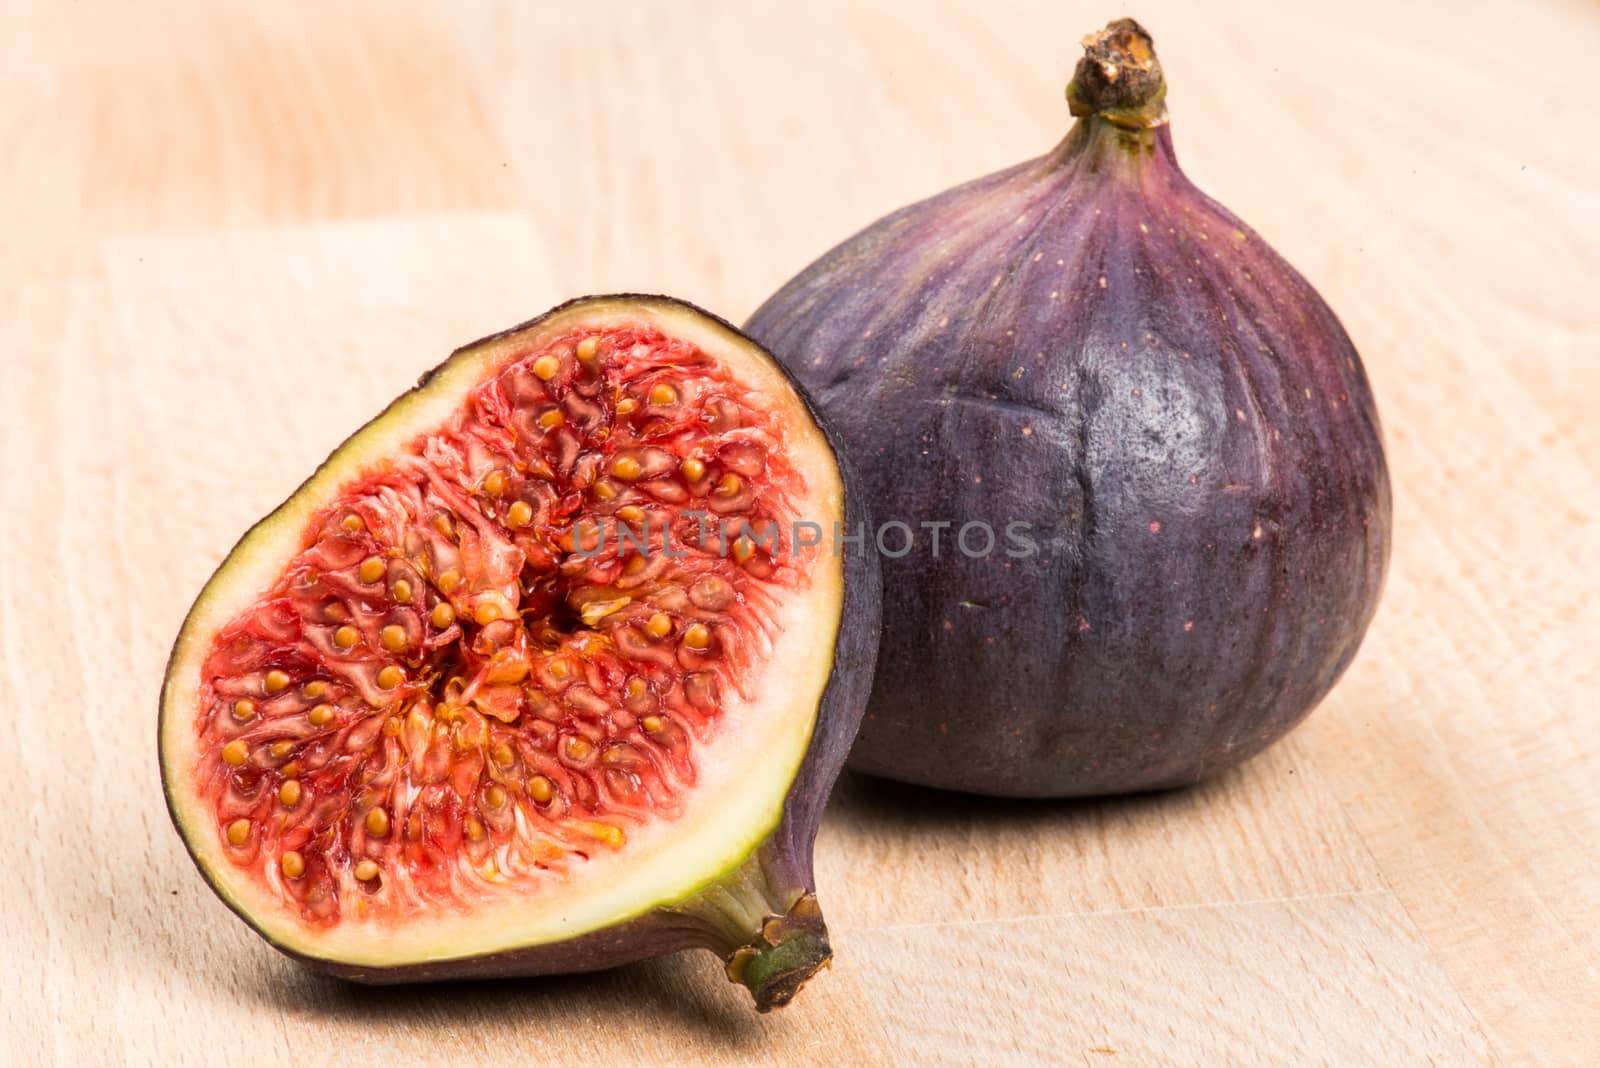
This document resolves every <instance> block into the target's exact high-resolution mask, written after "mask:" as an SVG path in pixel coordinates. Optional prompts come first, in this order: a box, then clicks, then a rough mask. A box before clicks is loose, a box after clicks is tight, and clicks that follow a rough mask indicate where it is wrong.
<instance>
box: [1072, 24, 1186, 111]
mask: <svg viewBox="0 0 1600 1068" xmlns="http://www.w3.org/2000/svg"><path fill="white" fill-rule="evenodd" d="M1166 99H1167V81H1166V77H1165V76H1164V75H1163V74H1162V71H1161V61H1160V60H1159V59H1157V58H1156V50H1155V41H1154V39H1153V38H1151V36H1150V33H1149V31H1148V30H1146V29H1145V28H1144V27H1143V26H1141V25H1139V24H1138V23H1137V22H1135V21H1134V20H1133V19H1117V20H1115V21H1114V22H1110V23H1107V24H1106V28H1105V29H1103V30H1101V31H1099V32H1098V33H1091V34H1089V35H1088V36H1087V37H1085V38H1084V39H1083V58H1082V59H1080V60H1078V67H1077V70H1075V71H1074V72H1073V74H1072V81H1071V82H1069V83H1067V105H1068V107H1069V108H1070V109H1071V110H1072V114H1073V115H1076V116H1077V117H1079V118H1080V119H1092V118H1099V119H1104V120H1105V121H1106V122H1109V123H1111V124H1112V125H1113V126H1119V127H1121V128H1123V129H1125V130H1149V129H1153V128H1154V127H1157V126H1163V125H1165V124H1166V121H1167V104H1166Z"/></svg>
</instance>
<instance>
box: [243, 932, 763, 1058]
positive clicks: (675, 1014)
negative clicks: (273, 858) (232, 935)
mask: <svg viewBox="0 0 1600 1068" xmlns="http://www.w3.org/2000/svg"><path fill="white" fill-rule="evenodd" d="M262 948H263V949H264V950H265V949H266V947H262ZM268 952H270V951H268ZM719 984H720V987H726V988H727V989H726V990H723V989H720V987H719ZM244 986H245V989H246V992H247V995H248V996H254V997H256V998H258V999H259V1000H260V1001H261V1002H262V1003H263V1004H264V1005H266V1006H270V1007H271V1008H273V1009H275V1010H277V1011H280V1012H286V1013H289V1014H291V1015H294V1014H299V1013H306V1014H309V1015H314V1016H316V1017H317V1018H319V1019H321V1020H325V1021H332V1022H343V1021H350V1022H353V1023H356V1024H358V1025H359V1026H360V1027H362V1028H371V1027H372V1026H373V1025H379V1026H382V1025H385V1024H394V1025H396V1026H402V1027H404V1026H422V1027H425V1028H430V1029H431V1028H437V1027H449V1028H457V1027H464V1028H468V1029H470V1028H472V1027H473V1025H474V1024H478V1025H481V1026H482V1027H483V1028H484V1031H483V1033H485V1034H492V1033H494V1030H495V1028H496V1027H497V1026H504V1025H506V1024H523V1023H529V1022H537V1023H538V1024H539V1027H538V1028H537V1029H536V1031H535V1032H533V1033H530V1032H528V1030H527V1029H526V1028H523V1027H520V1026H519V1027H518V1028H517V1030H518V1033H519V1035H521V1036H522V1037H523V1039H524V1040H527V1039H532V1040H533V1043H534V1045H538V1044H539V1041H538V1040H539V1038H540V1037H541V1036H542V1037H544V1038H546V1039H548V1040H549V1042H550V1044H551V1045H552V1046H559V1045H561V1044H562V1041H563V1038H564V1037H565V1038H568V1039H570V1038H572V1037H573V1036H581V1035H583V1034H586V1033H588V1032H590V1031H591V1030H592V1029H593V1028H594V1027H595V1026H597V1025H606V1026H615V1019H614V1016H613V1013H614V1012H615V1010H616V1009H617V1007H619V1006H626V1015H627V1020H628V1025H629V1029H630V1030H633V1029H636V1030H637V1032H638V1034H639V1035H640V1037H641V1038H644V1037H647V1036H648V1037H650V1039H651V1041H660V1042H662V1043H664V1044H665V1046H666V1047H670V1046H671V1045H672V1042H673V1036H674V1035H677V1036H679V1037H680V1038H683V1039H686V1040H698V1041H702V1042H704V1041H714V1042H718V1043H725V1044H728V1045H730V1046H741V1045H745V1044H748V1043H749V1042H751V1041H753V1040H754V1039H756V1038H757V1037H759V1035H760V1034H761V1033H762V1031H763V1027H762V1023H761V1021H762V1020H763V1019H764V1018H763V1017H760V1016H758V1015H757V1013H756V1012H755V1011H754V1009H753V1007H752V1006H751V1005H750V1004H749V1001H750V998H749V994H748V993H747V992H746V991H745V990H743V989H742V988H739V987H736V986H734V985H733V984H732V983H730V982H728V981H727V979H726V977H725V976H724V975H723V974H722V966H721V964H720V962H718V961H717V960H716V959H714V958H713V957H712V955H711V954H709V953H705V952H701V951H691V952H684V953H678V954H674V955H672V956H668V957H663V958H659V959H657V960H651V961H644V962H642V963H639V964H630V965H624V966H622V967H619V968H612V969H609V970H606V971H597V972H585V973H580V974H575V975H548V976H536V977H532V978H525V979H467V980H457V981H446V982H425V983H415V982H413V983H403V984H397V985H394V986H369V985H365V984H362V983H353V982H349V981H347V980H344V979H336V978H333V977H331V976H326V975H320V974H318V973H316V972H313V971H311V970H310V969H308V968H305V967H303V966H301V965H299V964H297V963H295V962H294V961H291V960H288V959H287V958H283V959H278V960H271V961H267V962H265V966H257V967H252V968H251V970H250V978H249V981H248V982H247V983H246V984H244Z"/></svg>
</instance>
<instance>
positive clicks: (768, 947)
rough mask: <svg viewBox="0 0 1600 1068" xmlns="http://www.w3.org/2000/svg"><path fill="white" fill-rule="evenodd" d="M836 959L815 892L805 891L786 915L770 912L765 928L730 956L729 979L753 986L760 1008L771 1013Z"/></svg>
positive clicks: (762, 927) (783, 1004)
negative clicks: (776, 914) (772, 914)
mask: <svg viewBox="0 0 1600 1068" xmlns="http://www.w3.org/2000/svg"><path fill="white" fill-rule="evenodd" d="M832 960H833V949H832V947H830V946H829V945H828V929H827V927H826V926H824V925H823V922H822V910H821V909H820V908H818V907H817V895H816V894H803V895H801V897H800V898H799V900H797V901H796V902H795V903H794V904H793V905H792V906H791V907H790V909H789V911H788V912H787V913H786V914H784V915H782V916H768V917H767V918H766V921H765V922H763V923H762V925H761V933H760V934H759V935H758V936H757V937H756V938H755V939H754V940H752V941H751V942H750V944H749V945H745V946H741V947H739V948H738V949H737V950H735V951H734V953H733V955H732V956H731V957H729V958H728V978H729V979H731V980H733V981H734V982H736V983H740V984H742V985H743V986H746V987H748V988H749V990H750V993H752V994H754V995H755V999H756V1008H757V1009H758V1010H759V1011H761V1012H770V1011H772V1010H773V1009H778V1008H782V1007H783V1006H785V1005H787V1004H789V1002H790V1001H792V1000H793V999H794V996H795V994H797V993H798V992H799V991H800V988H801V987H802V986H804V985H805V983H806V980H808V979H810V978H811V977H812V976H813V975H816V974H817V973H818V972H819V971H821V970H822V969H823V968H825V967H827V966H828V964H829V963H830V962H831V961H832Z"/></svg>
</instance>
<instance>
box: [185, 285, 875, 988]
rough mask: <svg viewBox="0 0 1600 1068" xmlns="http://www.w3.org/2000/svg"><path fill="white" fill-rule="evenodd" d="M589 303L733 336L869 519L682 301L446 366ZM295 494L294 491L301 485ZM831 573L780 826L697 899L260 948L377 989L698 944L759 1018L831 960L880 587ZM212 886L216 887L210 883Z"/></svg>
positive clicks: (513, 973)
mask: <svg viewBox="0 0 1600 1068" xmlns="http://www.w3.org/2000/svg"><path fill="white" fill-rule="evenodd" d="M589 302H604V303H608V304H616V303H626V302H638V303H640V304H641V305H649V304H666V305H673V306H676V307H680V308H684V309H687V310H689V311H691V312H694V313H696V314H698V315H701V316H703V317H704V318H706V319H708V320H711V321H712V322H714V323H716V324H717V325H718V326H720V327H722V328H723V329H725V330H727V331H729V332H730V333H732V334H734V335H736V336H739V337H741V338H742V340H743V341H744V342H745V344H746V345H747V346H748V348H749V350H750V351H751V353H752V354H759V355H760V356H761V357H763V358H765V359H767V360H769V361H771V362H772V364H773V366H775V367H778V368H779V369H780V370H782V371H783V372H784V377H785V378H786V379H787V380H788V382H789V383H790V384H791V385H792V386H793V387H794V388H795V390H796V392H797V393H798V394H799V396H800V399H801V400H802V401H803V402H804V403H805V406H806V410H807V411H808V412H809V413H810V415H811V417H812V419H813V420H814V421H815V422H816V424H817V427H818V429H819V430H821V432H822V434H823V436H824V438H825V439H826V440H827V441H828V444H829V446H830V449H831V451H832V452H833V454H834V457H835V459H836V460H837V461H838V466H839V474H840V479H841V481H842V483H843V486H844V522H845V526H846V527H848V528H851V529H854V528H855V527H857V526H859V525H863V524H869V523H870V519H869V515H868V510H867V506H866V503H865V502H866V498H865V495H864V493H863V492H862V490H861V483H860V478H859V476H858V475H857V473H856V472H855V470H854V469H853V468H852V467H851V465H850V463H849V462H848V461H847V460H846V459H845V457H844V456H843V454H842V452H841V450H840V447H839V440H838V436H837V434H835V433H833V432H832V431H831V430H830V428H829V425H828V423H827V421H826V418H825V417H824V416H823V415H822V414H820V413H819V411H818V410H817V406H816V405H815V404H814V403H813V402H812V400H811V398H810V397H809V396H808V395H807V393H806V391H805V388H804V387H803V386H802V385H801V384H800V382H799V381H798V380H797V379H796V377H795V376H794V375H793V374H792V373H790V372H789V371H788V370H787V369H785V368H783V367H782V365H781V364H780V363H779V362H778V361H777V360H776V359H774V358H773V357H772V355H771V354H770V353H768V352H766V351H765V350H764V349H762V348H761V347H760V346H759V345H757V344H755V343H754V342H753V341H750V340H749V339H748V338H744V337H743V335H741V334H739V330H738V328H737V327H735V326H733V325H732V324H730V323H728V322H726V321H725V320H723V319H721V318H719V317H717V316H715V315H712V314H711V313H709V312H706V311H704V310H703V309H701V308H698V307H696V306H694V305H692V304H689V303H688V302H687V301H681V300H678V299H676V298H673V297H663V296H653V295H643V294H632V293H625V294H618V295H613V296H606V297H581V298H577V299H575V300H571V301H568V302H567V303H565V304H562V305H560V306H558V307H556V308H553V309H551V310H550V311H549V312H547V313H545V314H544V315H541V316H539V317H537V318H535V319H531V320H529V321H528V322H525V323H522V324H520V325H518V326H515V327H512V328H511V329H509V330H506V331H502V332H500V333H498V334H494V335H491V336H489V337H485V338H481V339H480V340H478V341H475V342H473V343H471V344H469V345H465V346H462V348H460V349H458V350H456V352H455V353H453V354H452V358H454V357H455V356H456V355H459V354H461V353H464V352H467V351H469V350H472V349H475V348H478V347H480V346H484V345H490V344H493V343H495V342H497V341H499V340H501V339H503V338H506V337H509V336H512V335H515V334H518V333H521V332H523V331H526V330H529V329H530V328H532V327H535V326H537V325H538V324H539V323H541V322H542V321H543V320H545V319H547V318H550V317H552V316H557V315H560V314H562V313H565V312H567V311H568V310H569V309H572V308H574V307H577V306H580V305H582V304H585V303H589ZM446 362H448V361H446ZM443 366H444V364H441V365H440V367H443ZM438 370H439V368H434V369H433V370H431V371H429V372H427V373H425V374H424V375H423V376H422V378H421V380H420V381H419V382H418V384H417V387H416V388H417V389H419V390H421V389H425V388H426V387H427V385H428V383H429V381H430V380H431V379H432V377H433V375H434V374H435V373H436V372H437V371H438ZM391 408H392V406H391ZM380 418H381V416H380ZM359 433H360V432H359V431H358V432H357V434H359ZM308 482H309V480H308ZM304 488H305V487H304V485H302V487H301V489H302V490H303V489H304ZM297 492H299V491H297ZM247 536H248V535H247ZM241 544H242V540H241ZM224 566H226V564H224ZM843 567H844V603H843V605H842V608H841V615H840V620H839V628H838V633H837V635H836V637H835V639H834V647H833V664H832V669H833V670H832V674H831V675H830V677H829V680H828V683H827V685H826V687H825V688H824V690H823V694H822V698H821V701H820V702H819V706H818V713H817V720H816V724H815V727H814V728H813V731H812V735H811V740H810V744H809V747H808V749H807V751H806V755H805V758H804V760H803V762H802V764H801V766H800V768H799V770H798V771H797V772H795V775H794V779H793V781H792V783H791V785H790V787H789V792H788V795H787V797H786V799H785V802H784V806H783V814H782V818H781V820H780V821H779V823H778V825H777V826H776V827H775V828H774V829H773V830H772V832H771V833H770V834H769V835H768V836H767V838H766V839H765V840H764V841H763V842H762V843H761V844H760V845H759V846H758V847H757V848H756V849H755V851H754V852H753V853H752V854H750V856H749V857H748V858H746V860H745V861H744V863H743V864H742V866H740V867H739V868H738V869H736V871H735V872H733V873H730V874H727V875H725V876H724V877H723V878H720V879H717V880H715V882H714V884H713V883H708V884H707V886H706V887H704V888H702V892H701V893H700V894H697V895H696V896H694V897H692V898H690V899H688V900H685V901H680V902H676V903H673V904H671V905H666V906H663V907H660V908H656V909H652V910H650V911H647V912H645V913H643V914H641V915H638V916H635V917H624V918H619V921H618V922H617V923H615V924H613V925H612V926H610V927H606V928H604V929H601V930H596V931H593V932H590V933H588V934H584V935H581V936H578V937H575V938H571V939H567V940H565V941H561V942H552V943H545V944H542V945H534V946H528V947H525V948H520V949H514V950H508V951H505V952H498V953H487V954H479V955H476V956H469V957H459V958H454V959H447V960H434V961H423V962H419V963H412V964H404V965H397V966H391V967H372V966H356V965H350V964H345V963H341V962H338V961H333V960H326V959H322V958H318V957H312V956H307V955H306V954H304V953H300V952H297V951H295V950H294V949H292V948H290V947H288V946H285V945H282V944H280V943H279V942H277V941H275V940H273V939H271V938H270V937H268V939H267V940H268V941H269V942H272V944H273V946H274V948H276V949H278V950H279V951H281V952H282V953H284V954H285V955H287V956H289V957H292V958H294V959H295V960H297V961H299V962H301V963H302V964H304V965H306V966H307V967H309V968H312V969H313V970H316V971H319V972H322V973H324V974H328V975H333V976H337V977H340V978H343V979H349V980H353V981H356V982H362V983H369V984H377V985H384V984H394V983H405V982H425V981H433V980H448V979H473V978H504V977H525V976H539V975H555V974H567V973H577V972H588V971H598V970H601V969H605V968H612V967H616V966H619V965H623V964H629V963H634V962H637V961H643V960H648V959H651V958H654V957H659V956H662V955H664V954H668V953H673V952H676V951H679V950H685V949H696V948H704V949H710V950H712V951H714V952H716V953H717V954H718V955H719V956H721V957H723V958H724V960H725V961H727V962H728V974H729V978H730V979H732V980H733V981H735V982H738V983H741V984H742V985H744V986H746V987H748V988H749V989H750V992H751V994H752V995H753V997H754V998H755V1004H756V1008H757V1009H758V1010H760V1011H762V1012H766V1011H769V1010H771V1009H774V1008H779V1007H782V1006H783V1005H785V1004H787V1003H788V1002H789V1001H790V1000H791V999H792V998H793V997H794V995H795V994H796V993H797V992H798V990H799V988H800V986H801V985H802V984H803V983H804V982H805V981H806V980H808V979H809V978H811V976H812V975H814V974H815V973H816V972H817V971H818V970H820V969H821V968H822V967H824V966H825V965H827V964H828V962H829V960H830V958H831V954H832V950H831V946H830V944H829V941H828V934H827V928H826V926H825V924H824V923H823V921H822V915H821V912H820V909H819V907H818V904H817V895H816V878H815V874H814V869H813V860H812V846H813V843H814V841H815V839H816V835H817V829H818V827H819V825H820V823H821V820H822V811H823V807H824V806H825V805H826V803H827V800H828V795H829V794H830V793H831V792H832V789H833V786H834V784H835V782H836V781H837V780H838V777H839V774H840V772H841V771H842V770H843V768H844V764H845V759H846V757H847V755H848V753H849V752H850V748H851V743H852V742H853V741H854V739H855V736H856V732H857V730H858V729H859V727H860V723H861V718H862V713H863V710H864V709H865V707H866V703H867V698H868V694H869V692H870V689H871V685H872V677H873V669H874V662H875V660H876V657H877V650H878V636H879V619H880V614H881V590H882V582H881V578H880V575H879V567H878V561H877V559H876V558H875V557H873V556H872V555H871V554H861V553H846V554H843ZM170 670H171V669H170V665H169V672H170ZM167 774H168V769H165V768H164V769H163V777H165V776H166V775H167ZM167 803H168V810H169V814H170V815H172V818H173V822H174V824H175V825H176V824H177V823H178V817H177V813H176V811H175V810H174V809H173V807H172V797H171V794H170V792H169V793H168V795H167ZM197 867H198V868H199V870H200V872H201V875H202V876H204V877H206V879H207V881H208V882H210V881H211V877H210V874H209V873H208V872H207V870H206V868H205V867H204V866H203V865H199V864H198V862H197ZM712 885H715V886H717V887H718V888H719V889H720V890H721V891H722V892H721V893H719V894H718V895H715V899H713V896H712V895H707V894H705V893H704V890H706V889H710V888H711V886H712ZM213 889H218V888H217V887H216V886H215V884H213ZM219 896H220V897H221V898H222V900H223V902H224V904H226V905H227V906H228V907H229V908H230V909H232V910H233V911H234V912H235V913H236V914H237V915H238V916H239V917H240V918H241V919H243V920H244V921H245V922H246V923H247V924H250V925H251V926H252V927H255V928H256V930H257V931H258V933H261V934H263V937H267V936H266V935H265V932H263V931H261V929H260V928H259V927H258V926H257V925H256V924H255V922H254V921H253V920H252V918H251V917H250V916H249V915H248V914H247V913H246V912H244V911H243V910H242V909H241V908H240V906H239V905H238V904H237V903H235V902H234V901H232V900H231V899H229V898H228V897H227V895H225V894H221V893H220V891H219ZM730 898H732V899H736V900H737V902H738V903H739V904H740V905H744V906H749V905H752V904H761V905H765V906H766V907H767V908H769V909H772V910H774V911H771V912H769V914H768V915H767V917H766V920H767V922H766V923H764V924H761V925H760V928H759V929H755V928H753V927H746V926H745V925H744V924H743V922H742V921H743V917H735V916H732V915H730V914H729V913H728V911H727V909H726V906H725V904H723V903H719V902H726V900H727V899H730Z"/></svg>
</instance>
